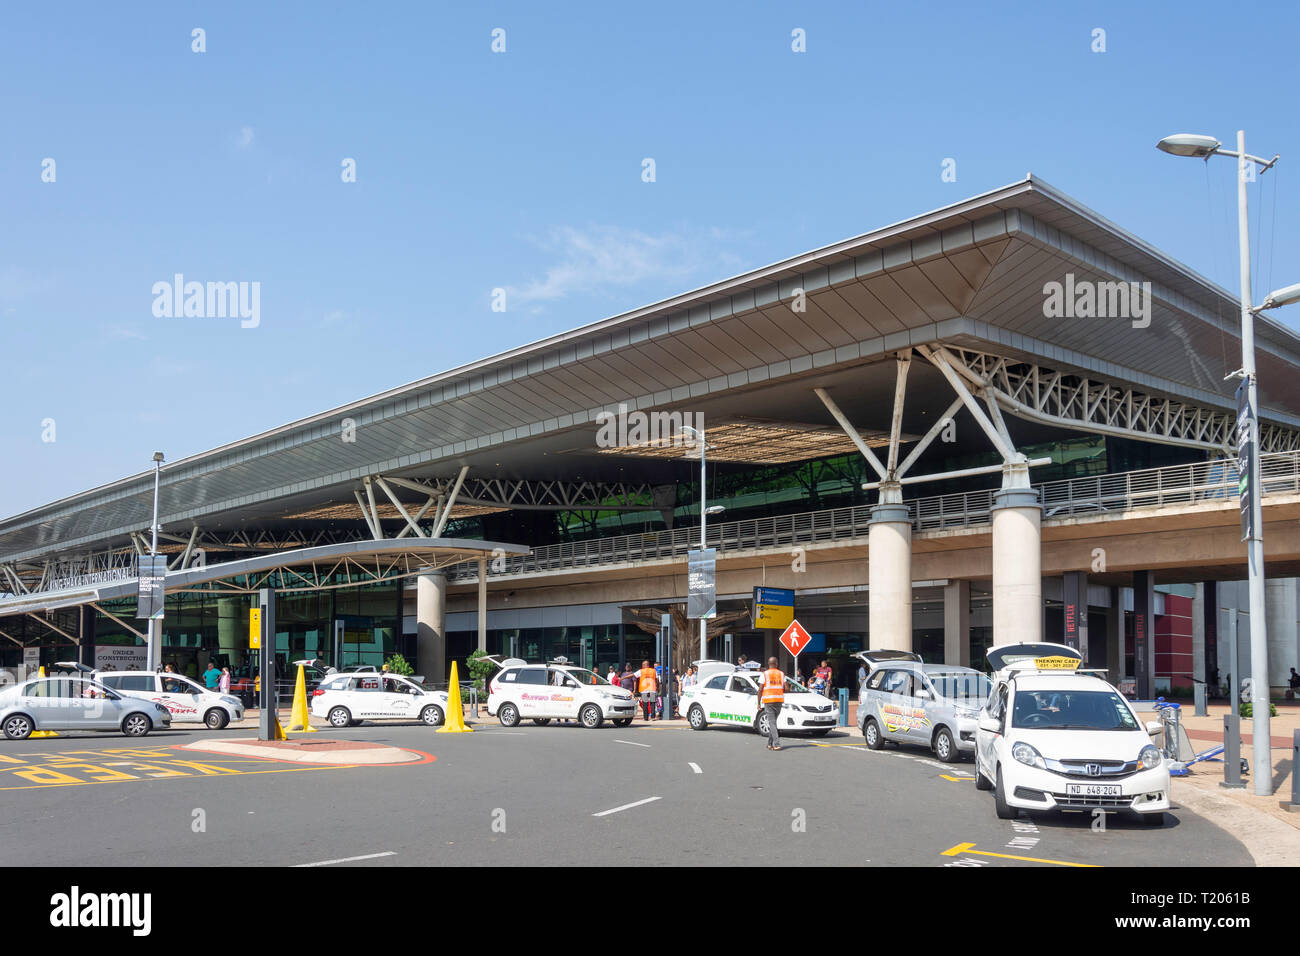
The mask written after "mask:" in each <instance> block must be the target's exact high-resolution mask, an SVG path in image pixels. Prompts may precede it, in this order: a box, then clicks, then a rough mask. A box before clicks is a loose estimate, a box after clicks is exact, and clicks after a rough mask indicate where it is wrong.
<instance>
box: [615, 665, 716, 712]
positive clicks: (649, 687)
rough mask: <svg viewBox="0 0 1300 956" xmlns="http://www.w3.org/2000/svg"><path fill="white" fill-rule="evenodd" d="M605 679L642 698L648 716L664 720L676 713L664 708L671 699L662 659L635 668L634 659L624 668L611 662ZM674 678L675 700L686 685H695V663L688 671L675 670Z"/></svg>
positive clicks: (642, 704) (638, 699) (641, 702)
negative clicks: (667, 689) (666, 684)
mask: <svg viewBox="0 0 1300 956" xmlns="http://www.w3.org/2000/svg"><path fill="white" fill-rule="evenodd" d="M605 679H606V680H607V681H609V682H610V683H611V684H613V685H614V686H615V687H622V688H623V689H624V690H625V691H627V692H628V693H630V694H631V695H632V697H633V699H634V700H637V701H639V702H640V704H641V714H642V718H643V719H644V720H663V719H664V717H669V718H671V717H672V716H674V715H673V714H671V713H665V710H664V708H665V707H668V706H669V703H668V700H667V698H668V695H667V694H666V693H665V692H664V666H663V664H661V663H659V662H658V661H642V662H641V666H640V667H638V668H635V669H634V668H633V667H632V662H631V661H629V662H628V663H626V664H624V665H623V666H622V668H619V667H617V666H616V665H614V664H610V665H609V671H608V673H606V675H605ZM671 679H672V682H673V688H674V694H673V700H674V701H676V700H677V699H678V698H680V697H681V694H682V688H683V687H694V686H695V681H696V668H695V665H694V664H692V665H691V666H690V667H688V668H687V669H686V673H685V674H678V673H677V671H673V672H672V678H671Z"/></svg>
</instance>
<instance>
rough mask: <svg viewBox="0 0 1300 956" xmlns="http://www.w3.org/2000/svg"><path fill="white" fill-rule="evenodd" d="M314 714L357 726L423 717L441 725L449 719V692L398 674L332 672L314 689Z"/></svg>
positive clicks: (335, 723)
mask: <svg viewBox="0 0 1300 956" xmlns="http://www.w3.org/2000/svg"><path fill="white" fill-rule="evenodd" d="M311 713H312V716H313V717H322V718H324V719H325V720H328V721H329V723H330V726H331V727H355V726H356V725H357V724H359V723H361V722H362V721H363V720H389V719H393V718H397V719H401V718H406V719H407V720H420V721H423V722H424V723H425V724H427V725H428V726H430V727H437V726H439V725H441V724H442V722H443V721H445V720H446V719H447V693H446V691H441V690H427V689H426V688H424V687H422V686H421V685H420V684H419V683H417V682H416V681H414V680H411V679H410V678H407V677H400V676H398V675H397V674H387V673H376V672H374V671H368V672H354V673H347V674H330V675H329V676H327V677H325V678H324V679H323V680H322V681H321V682H320V683H319V684H318V685H317V686H316V688H315V690H313V691H312V692H311Z"/></svg>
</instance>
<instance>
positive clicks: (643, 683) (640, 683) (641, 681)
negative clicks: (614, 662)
mask: <svg viewBox="0 0 1300 956" xmlns="http://www.w3.org/2000/svg"><path fill="white" fill-rule="evenodd" d="M636 677H637V691H638V692H639V693H640V695H641V709H642V711H644V713H645V719H646V720H654V712H655V700H656V698H657V697H658V696H659V695H658V693H657V692H658V690H659V682H658V680H657V679H656V677H655V669H654V668H653V667H651V666H650V662H649V661H642V662H641V669H640V670H639V671H637V672H636Z"/></svg>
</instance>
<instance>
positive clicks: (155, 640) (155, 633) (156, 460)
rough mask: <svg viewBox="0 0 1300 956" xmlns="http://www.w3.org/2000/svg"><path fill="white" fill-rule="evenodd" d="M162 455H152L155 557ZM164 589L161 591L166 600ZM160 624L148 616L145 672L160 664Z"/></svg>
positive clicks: (151, 545)
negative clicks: (147, 659) (147, 661)
mask: <svg viewBox="0 0 1300 956" xmlns="http://www.w3.org/2000/svg"><path fill="white" fill-rule="evenodd" d="M162 463H163V453H162V452H160V451H156V452H154V453H153V524H152V525H150V529H149V530H150V538H149V555H150V556H151V557H156V556H157V554H158V484H159V479H160V478H161V474H162ZM166 593H167V592H166V588H164V589H163V594H164V598H163V600H164V601H165V600H166V597H165V595H166ZM161 624H162V622H161V621H160V620H159V618H157V617H155V616H154V615H152V614H151V615H149V639H148V640H147V641H146V642H145V643H146V645H147V647H146V649H145V654H146V655H147V656H148V658H149V663H148V664H147V665H146V667H145V669H146V670H151V671H152V670H157V669H158V664H159V663H160V661H159V658H160V657H161V656H162V653H161V652H162V647H161V645H162V626H161Z"/></svg>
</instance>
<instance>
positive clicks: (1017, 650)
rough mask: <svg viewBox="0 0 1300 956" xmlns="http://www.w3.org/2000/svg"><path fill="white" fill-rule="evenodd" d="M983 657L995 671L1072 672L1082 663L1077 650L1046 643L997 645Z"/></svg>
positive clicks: (1062, 645) (1081, 657)
mask: <svg viewBox="0 0 1300 956" xmlns="http://www.w3.org/2000/svg"><path fill="white" fill-rule="evenodd" d="M984 656H985V657H986V658H987V659H988V662H989V666H990V667H992V668H993V670H995V671H1002V670H1006V669H1008V668H1019V669H1023V670H1056V671H1072V670H1077V669H1078V667H1079V665H1080V664H1082V663H1083V655H1082V654H1080V653H1079V651H1078V650H1077V649H1075V648H1073V647H1070V646H1069V645H1068V644H1052V643H1050V642H1048V641H1026V642H1021V643H1016V644H998V645H997V646H995V647H990V648H989V649H988V651H986V652H985V655H984Z"/></svg>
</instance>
